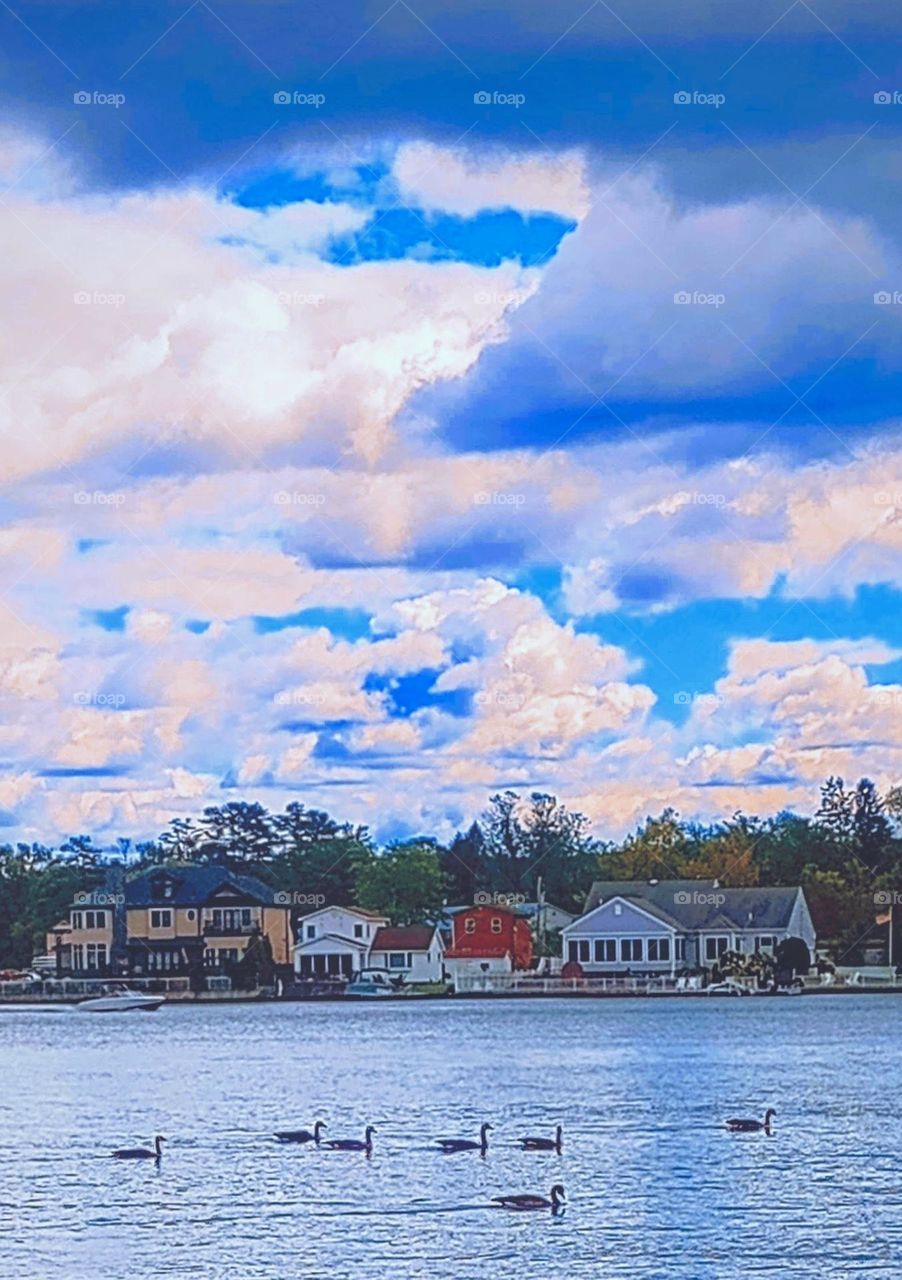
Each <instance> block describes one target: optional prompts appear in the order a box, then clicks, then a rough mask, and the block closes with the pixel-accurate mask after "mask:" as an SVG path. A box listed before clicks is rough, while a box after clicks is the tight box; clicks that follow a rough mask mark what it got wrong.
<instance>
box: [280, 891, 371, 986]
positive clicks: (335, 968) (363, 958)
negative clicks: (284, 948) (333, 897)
mask: <svg viewBox="0 0 902 1280" xmlns="http://www.w3.org/2000/svg"><path fill="white" fill-rule="evenodd" d="M387 924H388V917H387V916H379V915H375V914H374V913H373V912H372V911H362V910H360V908H359V907H323V908H321V909H320V910H319V911H314V912H312V913H311V914H310V915H309V916H304V917H303V919H302V920H300V921H299V923H298V939H297V942H296V943H295V946H294V972H295V975H296V976H297V977H298V978H327V977H333V978H337V977H345V978H350V976H351V974H352V973H354V972H356V971H357V970H359V969H362V968H364V967H365V966H366V965H367V964H369V963H370V962H369V959H368V957H369V954H370V950H371V948H372V945H373V940H374V939H375V937H376V934H377V932H378V930H379V929H381V928H384V927H385V926H386V925H387Z"/></svg>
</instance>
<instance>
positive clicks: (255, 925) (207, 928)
mask: <svg viewBox="0 0 902 1280" xmlns="http://www.w3.org/2000/svg"><path fill="white" fill-rule="evenodd" d="M259 930H260V924H259V921H253V920H252V921H251V923H250V924H214V923H213V921H212V920H205V921H204V926H203V936H204V937H205V938H247V937H249V936H250V935H251V934H252V933H258V932H259Z"/></svg>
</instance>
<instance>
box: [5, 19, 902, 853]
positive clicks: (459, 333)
mask: <svg viewBox="0 0 902 1280" xmlns="http://www.w3.org/2000/svg"><path fill="white" fill-rule="evenodd" d="M900 29H902V10H900V9H899V7H898V5H895V4H892V5H891V4H889V3H887V2H884V0H872V2H871V3H869V4H867V5H862V4H860V3H854V2H852V0H848V2H841V0H812V3H810V4H809V3H806V2H805V0H798V2H797V3H794V4H789V3H787V2H786V0H749V2H748V3H746V4H743V5H733V4H726V3H724V2H723V0H719V2H715V0H686V3H684V4H682V5H680V6H679V12H678V18H677V17H675V10H674V6H673V5H672V4H668V3H666V2H665V0H630V3H629V4H628V5H627V4H626V3H625V2H624V0H614V3H611V4H609V3H606V2H605V0H598V2H597V3H592V2H591V0H559V2H558V3H556V4H553V5H552V4H548V3H546V2H545V0H510V2H508V3H501V2H500V0H479V2H478V3H477V0H455V2H454V3H453V4H452V3H448V2H447V0H446V3H439V2H438V0H415V3H410V4H408V3H407V2H406V0H395V2H394V3H391V2H390V0H335V2H334V3H332V4H330V5H315V4H298V3H296V0H255V2H254V3H246V2H245V3H234V2H231V0H215V3H207V2H206V0H195V2H194V3H191V4H188V3H185V0H176V2H170V0H159V2H157V3H154V4H147V3H146V2H144V0H142V2H141V3H137V2H133V0H121V2H120V3H118V4H116V5H110V4H107V3H103V2H102V0H94V2H92V0H78V2H75V0H69V2H62V0H57V2H50V0H27V2H26V0H11V3H10V4H8V5H7V4H3V5H2V7H0V37H2V38H0V69H2V75H0V108H2V114H0V224H2V233H3V246H4V251H3V254H2V256H0V276H2V279H0V297H2V300H3V306H4V311H5V323H4V329H3V340H2V344H0V448H2V482H3V488H2V497H0V504H2V506H0V613H2V619H0V822H2V824H3V831H2V832H0V838H5V839H47V840H51V839H53V838H55V837H57V836H60V835H65V834H67V833H69V832H80V831H90V832H92V833H94V834H95V835H96V836H97V837H99V838H100V839H101V840H106V839H112V838H113V837H114V836H117V835H132V836H137V837H146V836H149V835H153V834H155V833H156V832H158V831H159V830H160V829H161V828H162V827H163V826H165V824H166V823H167V822H168V820H169V819H170V818H171V817H172V816H175V815H178V814H183V813H189V812H196V811H197V810H198V809H199V808H200V807H201V806H203V805H204V804H209V803H220V802H223V801H226V800H229V799H239V798H248V799H259V800H261V801H262V802H263V803H265V804H267V805H268V806H270V807H273V808H281V807H282V806H283V805H284V804H285V803H287V802H288V801H290V800H294V799H300V800H302V801H304V802H306V803H308V804H311V805H316V806H319V807H324V808H327V809H329V810H330V811H332V812H334V813H335V814H336V815H337V816H339V817H341V818H347V819H350V820H354V821H359V822H368V823H370V824H371V826H373V827H374V828H375V829H376V830H377V832H378V833H379V834H380V835H381V836H382V837H389V836H397V835H404V834H409V833H412V832H416V831H421V830H427V831H432V832H435V833H437V834H439V835H443V836H445V835H448V834H450V832H452V831H453V830H454V829H455V827H457V826H459V825H461V824H463V823H466V822H468V821H469V820H470V819H471V818H472V817H474V816H475V815H476V814H478V812H479V811H480V809H481V808H482V807H483V805H484V803H485V801H486V798H487V796H488V794H489V793H490V792H491V791H492V790H494V789H497V788H499V787H507V786H510V787H516V788H521V789H535V788H539V789H543V790H544V789H548V790H552V791H554V792H556V793H557V794H558V795H559V796H561V797H563V798H565V799H566V800H567V801H568V802H570V803H571V804H573V805H575V806H579V807H581V808H582V809H584V810H585V811H586V812H587V813H588V814H589V815H590V816H591V818H592V820H593V822H594V823H595V825H596V829H597V831H598V832H599V833H600V834H608V835H615V834H618V833H621V832H622V831H623V830H625V829H626V828H628V827H629V826H631V825H632V824H633V823H635V822H636V821H637V820H640V819H641V818H642V817H644V815H645V814H647V813H649V812H654V811H657V810H659V809H660V808H662V807H663V806H664V805H667V804H671V805H674V806H675V807H676V808H678V809H679V810H680V812H681V813H682V814H684V815H685V816H687V817H688V816H698V817H703V818H713V817H718V816H724V815H728V814H730V813H732V812H733V811H734V810H736V809H737V808H739V807H742V808H743V809H745V810H747V811H755V812H761V813H765V812H776V811H778V810H779V809H782V808H785V807H790V806H791V807H795V808H796V809H798V810H799V811H802V812H805V811H810V810H811V808H812V805H813V803H815V802H816V793H817V785H818V783H819V782H820V781H821V780H822V779H823V778H824V777H825V776H826V775H828V774H830V773H839V774H842V775H843V776H845V777H847V778H857V777H858V776H860V775H862V774H867V775H869V776H871V777H872V778H874V779H875V781H876V782H877V783H878V784H879V785H880V786H888V785H890V784H893V783H897V782H899V781H900V774H902V751H900V734H899V728H900V724H902V683H900V682H902V610H900V602H902V558H900V551H902V449H900V420H899V416H898V414H899V409H898V404H899V395H900V391H902V378H900V374H899V355H900V350H902V242H900V234H899V226H898V208H899V205H900V200H902V164H900V159H899V157H900V154H902V152H900V147H899V143H900V134H902V67H900V65H899V60H898V48H899V36H900V34H902V31H900Z"/></svg>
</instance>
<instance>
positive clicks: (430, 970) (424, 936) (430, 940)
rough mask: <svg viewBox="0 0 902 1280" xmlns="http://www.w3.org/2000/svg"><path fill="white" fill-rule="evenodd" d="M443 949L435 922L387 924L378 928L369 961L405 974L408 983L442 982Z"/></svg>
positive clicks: (375, 967)
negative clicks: (402, 925) (428, 923)
mask: <svg viewBox="0 0 902 1280" xmlns="http://www.w3.org/2000/svg"><path fill="white" fill-rule="evenodd" d="M444 951H445V948H444V945H443V943H442V935H441V932H440V931H439V929H438V928H437V927H436V926H435V925H409V926H406V927H399V926H390V925H384V926H383V927H382V928H381V929H377V931H376V936H375V937H374V938H373V945H372V948H371V950H370V954H369V959H368V961H367V964H368V966H369V967H370V968H374V969H388V970H389V971H390V972H391V973H393V974H402V975H403V977H404V980H405V981H406V982H441V980H442V975H443V959H444Z"/></svg>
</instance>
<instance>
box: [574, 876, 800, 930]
mask: <svg viewBox="0 0 902 1280" xmlns="http://www.w3.org/2000/svg"><path fill="white" fill-rule="evenodd" d="M798 892H799V890H798V888H797V887H795V886H778V887H771V888H760V887H759V888H752V889H727V888H720V887H715V885H714V882H713V881H711V880H658V881H648V880H596V881H595V883H594V884H593V885H592V888H591V889H590V890H589V896H588V898H587V899H586V912H589V911H594V909H595V908H596V907H597V906H600V905H601V903H603V902H607V901H609V899H611V898H618V897H619V898H625V899H627V901H630V902H635V903H636V905H637V906H641V907H643V908H644V909H645V910H646V911H651V913H652V914H653V915H656V916H657V917H658V918H659V919H661V920H664V921H666V922H667V923H668V924H671V925H674V926H675V927H676V928H679V929H690V930H692V929H716V928H732V929H783V928H785V927H786V926H787V925H788V924H789V920H790V916H791V915H792V910H793V907H794V906H795V903H796V898H797V896H798Z"/></svg>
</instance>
